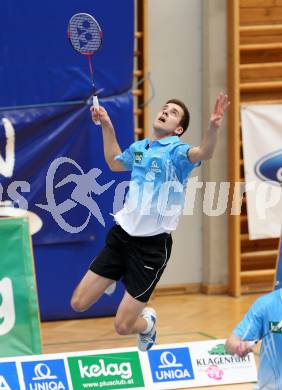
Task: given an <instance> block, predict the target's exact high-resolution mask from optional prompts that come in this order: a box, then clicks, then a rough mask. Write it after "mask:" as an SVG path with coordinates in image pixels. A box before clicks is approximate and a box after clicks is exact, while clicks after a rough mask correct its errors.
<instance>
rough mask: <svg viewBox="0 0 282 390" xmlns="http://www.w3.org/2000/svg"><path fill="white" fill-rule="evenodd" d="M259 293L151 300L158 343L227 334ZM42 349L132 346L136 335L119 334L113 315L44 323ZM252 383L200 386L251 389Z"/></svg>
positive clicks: (195, 295)
mask: <svg viewBox="0 0 282 390" xmlns="http://www.w3.org/2000/svg"><path fill="white" fill-rule="evenodd" d="M257 297H258V295H254V294H253V295H245V296H242V297H241V298H232V297H229V296H226V295H216V296H211V295H201V294H191V295H176V296H161V297H155V298H153V299H152V300H151V302H150V306H153V307H154V308H155V309H156V311H157V314H158V325H157V332H158V333H157V337H158V338H157V340H158V344H168V343H180V342H187V341H201V340H207V339H211V338H218V339H221V338H226V337H228V335H229V334H230V332H231V331H232V329H233V328H234V326H235V325H236V324H237V323H238V322H239V321H240V320H241V318H242V317H243V315H244V314H245V312H246V311H247V310H248V308H249V307H250V305H251V304H252V303H253V302H254V300H255V299H256V298H257ZM42 338H43V353H56V352H71V351H86V350H87V351H88V350H95V349H107V348H122V347H133V346H135V345H136V336H118V335H116V333H115V331H114V328H113V317H106V318H92V319H83V320H68V321H55V322H44V323H42ZM252 388H253V384H241V385H230V386H227V385H223V386H213V387H209V388H206V387H201V389H202V390H204V389H209V390H211V389H220V390H223V389H224V390H225V389H226V390H251V389H252Z"/></svg>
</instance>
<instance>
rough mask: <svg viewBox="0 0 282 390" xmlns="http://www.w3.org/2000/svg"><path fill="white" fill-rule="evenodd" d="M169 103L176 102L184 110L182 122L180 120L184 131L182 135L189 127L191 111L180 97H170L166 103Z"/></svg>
mask: <svg viewBox="0 0 282 390" xmlns="http://www.w3.org/2000/svg"><path fill="white" fill-rule="evenodd" d="M168 103H173V104H176V105H177V106H179V107H181V108H182V110H183V116H182V118H181V119H180V122H179V125H180V126H181V127H182V129H183V132H182V133H181V134H180V136H181V135H183V134H184V133H185V131H186V130H187V129H188V126H189V122H190V113H189V111H188V108H187V107H186V105H185V104H184V103H183V102H182V101H181V100H179V99H169V100H168V101H167V102H166V104H168Z"/></svg>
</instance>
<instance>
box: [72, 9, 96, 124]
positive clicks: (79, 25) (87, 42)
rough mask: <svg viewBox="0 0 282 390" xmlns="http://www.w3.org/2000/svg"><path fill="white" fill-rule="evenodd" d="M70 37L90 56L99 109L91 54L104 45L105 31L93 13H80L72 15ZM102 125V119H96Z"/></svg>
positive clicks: (79, 48)
mask: <svg viewBox="0 0 282 390" xmlns="http://www.w3.org/2000/svg"><path fill="white" fill-rule="evenodd" d="M68 38H69V41H70V43H71V45H72V47H73V48H74V50H76V51H78V52H79V53H80V54H83V55H85V56H87V57H88V64H89V69H90V75H91V81H92V86H93V106H94V107H95V108H98V109H99V101H98V97H97V93H96V88H95V84H94V72H93V66H92V61H91V56H92V55H93V54H95V53H97V51H98V50H99V49H100V47H101V45H102V38H103V33H102V30H101V28H100V26H99V23H98V22H97V20H96V19H95V18H93V16H92V15H89V14H85V13H78V14H75V15H73V16H72V17H71V19H70V21H69V25H68ZM95 124H96V125H100V124H101V123H100V121H99V120H98V121H95Z"/></svg>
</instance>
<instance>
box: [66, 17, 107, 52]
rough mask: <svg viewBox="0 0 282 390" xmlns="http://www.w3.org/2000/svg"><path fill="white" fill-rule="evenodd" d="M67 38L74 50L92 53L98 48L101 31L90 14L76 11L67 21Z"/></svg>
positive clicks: (100, 40) (101, 37) (100, 42)
mask: <svg viewBox="0 0 282 390" xmlns="http://www.w3.org/2000/svg"><path fill="white" fill-rule="evenodd" d="M68 38H69V41H70V44H71V45H72V47H73V48H74V50H76V51H78V52H79V53H80V54H83V55H92V54H94V53H96V52H97V51H98V50H99V49H100V47H101V45H102V40H103V33H102V30H101V27H100V25H99V23H98V22H97V20H96V19H95V18H94V17H93V16H92V15H90V14H86V13H78V14H75V15H73V16H72V17H71V19H70V21H69V25H68Z"/></svg>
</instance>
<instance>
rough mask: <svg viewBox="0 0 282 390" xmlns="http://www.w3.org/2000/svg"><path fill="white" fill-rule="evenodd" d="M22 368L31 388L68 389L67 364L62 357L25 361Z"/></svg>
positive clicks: (26, 381) (40, 389)
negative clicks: (58, 358)
mask: <svg viewBox="0 0 282 390" xmlns="http://www.w3.org/2000/svg"><path fill="white" fill-rule="evenodd" d="M22 370H23V376H24V382H25V385H26V388H27V389H29V390H67V389H69V387H68V384H67V378H66V372H65V364H64V361H63V360H62V359H60V360H48V361H41V362H39V361H35V362H23V363H22Z"/></svg>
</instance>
